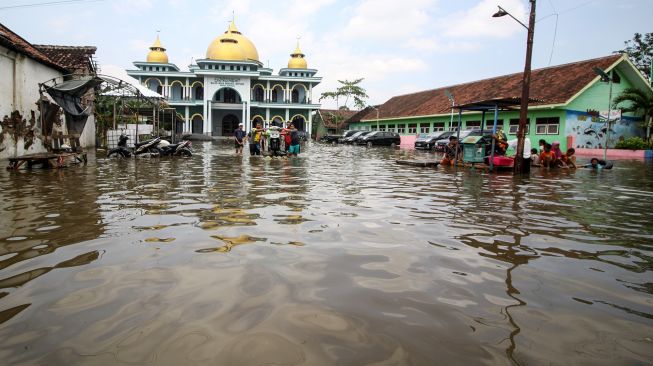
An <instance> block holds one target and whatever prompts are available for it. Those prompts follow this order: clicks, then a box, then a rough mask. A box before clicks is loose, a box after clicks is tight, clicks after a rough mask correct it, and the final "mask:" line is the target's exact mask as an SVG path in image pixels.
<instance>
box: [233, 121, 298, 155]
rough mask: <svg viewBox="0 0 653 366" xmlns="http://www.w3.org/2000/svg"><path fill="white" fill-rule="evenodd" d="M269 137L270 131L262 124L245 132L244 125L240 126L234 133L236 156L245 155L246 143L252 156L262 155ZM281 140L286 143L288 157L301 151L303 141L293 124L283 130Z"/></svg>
mask: <svg viewBox="0 0 653 366" xmlns="http://www.w3.org/2000/svg"><path fill="white" fill-rule="evenodd" d="M267 136H268V131H266V130H265V129H264V128H263V127H262V126H261V124H260V123H258V124H256V127H254V128H252V130H251V131H249V132H247V133H246V132H245V131H244V130H243V124H242V123H240V124H238V128H236V130H235V131H234V146H235V148H236V154H242V153H243V147H244V145H245V141H247V143H248V144H249V154H250V155H261V152H262V151H263V150H264V149H265V141H266V137H267ZM281 138H282V139H283V141H284V147H285V151H286V154H287V155H293V156H297V155H298V154H299V150H300V142H301V139H300V137H299V131H298V130H297V128H295V126H294V125H293V124H292V123H288V125H287V126H286V127H285V128H283V129H281Z"/></svg>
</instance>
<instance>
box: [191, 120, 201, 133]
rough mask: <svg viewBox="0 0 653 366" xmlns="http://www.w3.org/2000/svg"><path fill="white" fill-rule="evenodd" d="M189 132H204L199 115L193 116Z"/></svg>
mask: <svg viewBox="0 0 653 366" xmlns="http://www.w3.org/2000/svg"><path fill="white" fill-rule="evenodd" d="M191 132H192V133H199V134H202V133H204V120H203V119H202V117H201V116H197V115H196V116H194V117H193V119H192V120H191Z"/></svg>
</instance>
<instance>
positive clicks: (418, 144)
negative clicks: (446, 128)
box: [415, 131, 449, 150]
mask: <svg viewBox="0 0 653 366" xmlns="http://www.w3.org/2000/svg"><path fill="white" fill-rule="evenodd" d="M447 133H449V132H442V131H439V132H433V133H420V134H419V135H417V138H416V139H415V149H425V150H431V149H433V148H434V147H435V144H436V142H438V140H440V139H442V137H440V136H442V135H443V134H447ZM447 138H449V137H448V136H447Z"/></svg>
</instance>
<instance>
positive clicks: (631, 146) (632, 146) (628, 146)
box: [615, 137, 649, 150]
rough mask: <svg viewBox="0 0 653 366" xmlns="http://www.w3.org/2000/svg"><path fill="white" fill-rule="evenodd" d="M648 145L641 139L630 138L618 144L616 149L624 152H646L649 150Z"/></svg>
mask: <svg viewBox="0 0 653 366" xmlns="http://www.w3.org/2000/svg"><path fill="white" fill-rule="evenodd" d="M648 148H649V146H648V143H646V141H645V140H644V139H642V138H641V137H629V138H627V139H625V140H621V141H619V142H617V144H616V145H615V149H623V150H644V149H648Z"/></svg>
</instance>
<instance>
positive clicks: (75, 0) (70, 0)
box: [0, 0, 105, 10]
mask: <svg viewBox="0 0 653 366" xmlns="http://www.w3.org/2000/svg"><path fill="white" fill-rule="evenodd" d="M99 1H105V0H59V1H47V2H40V3H31V4H19V5H8V6H0V10H9V9H21V8H34V7H39V6H53V5H65V4H71V3H95V2H99Z"/></svg>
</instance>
